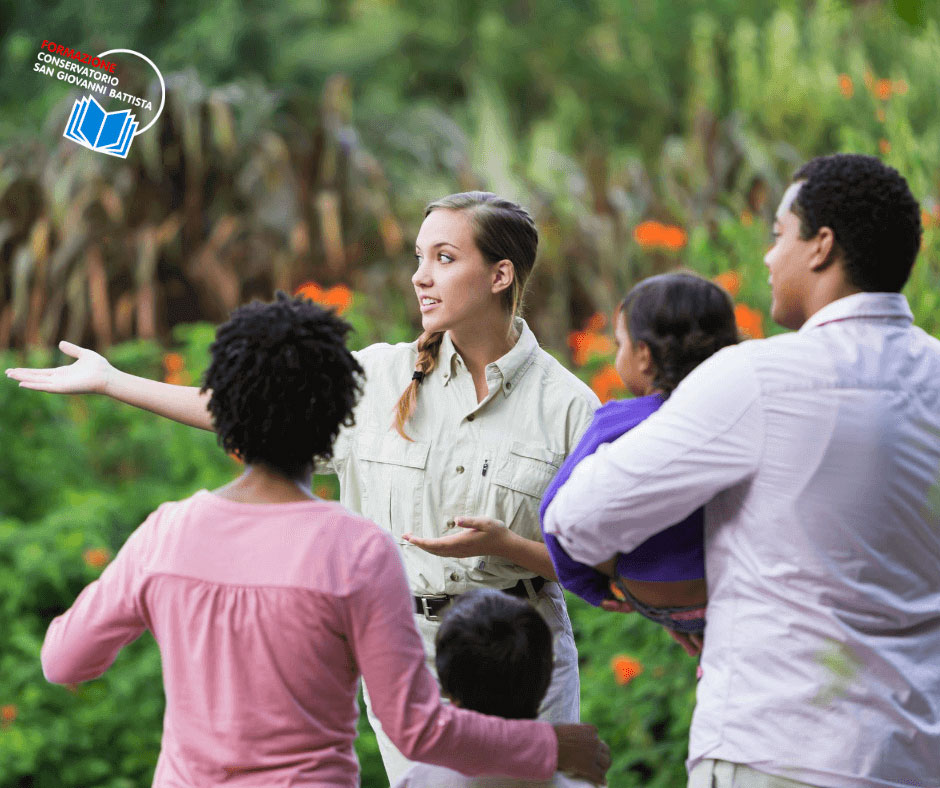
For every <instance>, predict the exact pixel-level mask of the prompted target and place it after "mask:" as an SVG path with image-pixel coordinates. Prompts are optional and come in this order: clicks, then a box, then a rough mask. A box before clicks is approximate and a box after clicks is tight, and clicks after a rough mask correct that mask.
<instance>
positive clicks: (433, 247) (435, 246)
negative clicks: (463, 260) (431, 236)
mask: <svg viewBox="0 0 940 788" xmlns="http://www.w3.org/2000/svg"><path fill="white" fill-rule="evenodd" d="M439 246H452V247H454V249H456V250H457V251H458V252H459V251H460V247H459V246H457V244H452V243H451V242H450V241H438V242H437V243H433V244H431V245H430V246H429V247H428V249H429V250H430V249H437V247H439ZM415 251H416V252H420V251H421V247H420V246H418V244H415Z"/></svg>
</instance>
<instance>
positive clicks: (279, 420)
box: [201, 292, 363, 479]
mask: <svg viewBox="0 0 940 788" xmlns="http://www.w3.org/2000/svg"><path fill="white" fill-rule="evenodd" d="M350 328H351V326H350V325H349V324H348V323H346V322H345V321H344V320H341V319H340V318H338V317H337V316H336V315H335V314H334V313H333V312H332V311H327V310H324V309H323V308H321V307H319V306H317V305H316V304H314V303H313V302H312V301H308V300H304V299H300V298H296V299H295V298H290V297H289V296H288V295H287V294H286V293H283V292H278V293H277V297H276V300H275V301H274V302H272V303H269V304H266V303H262V302H260V301H252V302H251V303H250V304H246V305H245V306H241V307H238V308H237V309H235V310H234V311H233V312H232V315H231V317H230V318H229V320H228V322H227V323H223V324H222V325H221V326H219V328H218V330H217V331H216V338H215V342H213V343H212V345H211V346H210V348H209V351H210V353H211V355H212V361H211V363H210V364H209V368H208V369H207V370H206V374H205V382H204V384H203V387H202V389H201V390H202V391H205V390H206V389H212V396H211V398H210V400H209V412H210V413H211V414H212V420H213V424H214V426H215V431H216V435H217V439H218V442H219V445H220V446H222V448H223V449H225V451H227V452H229V453H230V454H235V455H236V456H237V457H238V458H239V459H240V460H242V462H245V463H247V464H256V463H257V464H261V465H264V466H266V467H268V468H270V469H271V470H274V471H276V472H278V473H281V474H283V475H284V476H286V477H288V478H291V479H294V478H297V477H298V476H299V475H300V474H301V473H303V471H304V470H305V469H306V468H307V467H308V466H309V465H310V464H311V463H312V462H313V461H314V460H315V459H316V458H322V459H329V458H330V457H331V456H332V453H333V441H334V440H335V439H336V436H337V434H338V432H339V429H340V426H341V425H348V426H351V425H352V424H353V423H354V422H353V407H354V406H355V403H356V400H357V398H358V396H359V393H360V390H361V385H362V383H361V377H360V376H361V375H362V372H363V370H362V367H360V366H359V363H358V362H357V361H356V359H355V357H354V356H353V355H352V353H351V352H350V351H349V350H348V349H347V348H346V334H347V333H348V332H349V330H350Z"/></svg>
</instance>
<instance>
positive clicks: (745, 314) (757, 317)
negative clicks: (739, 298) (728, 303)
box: [734, 304, 764, 339]
mask: <svg viewBox="0 0 940 788" xmlns="http://www.w3.org/2000/svg"><path fill="white" fill-rule="evenodd" d="M734 319H735V322H737V324H738V328H740V329H741V330H742V331H743V332H744V333H745V334H747V335H748V336H749V337H750V338H751V339H762V338H763V336H764V316H763V315H762V314H761V313H760V312H758V311H757V310H756V309H751V308H750V307H749V306H745V305H744V304H735V305H734Z"/></svg>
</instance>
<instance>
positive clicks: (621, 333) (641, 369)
mask: <svg viewBox="0 0 940 788" xmlns="http://www.w3.org/2000/svg"><path fill="white" fill-rule="evenodd" d="M614 339H615V340H616V342H617V357H616V358H615V359H614V369H616V370H617V374H618V375H620V379H621V380H622V381H623V382H624V385H625V386H626V387H627V388H628V389H630V392H631V393H632V394H633V396H634V397H644V396H646V395H647V394H648V393H649V391H650V388H651V386H652V384H653V376H652V374H651V369H652V367H651V363H650V357H649V348H647V346H646V343H644V342H638V343H637V345H636V347H634V345H633V342H632V340H631V339H630V334H629V332H628V331H627V319H626V317H625V316H624V313H623V310H622V309H618V310H617V314H616V316H615V318H614Z"/></svg>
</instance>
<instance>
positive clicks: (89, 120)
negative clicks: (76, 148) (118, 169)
mask: <svg viewBox="0 0 940 788" xmlns="http://www.w3.org/2000/svg"><path fill="white" fill-rule="evenodd" d="M138 125H139V124H138V123H137V121H136V120H135V118H134V116H133V114H132V113H131V111H130V110H128V109H122V110H118V111H117V112H105V111H104V109H103V108H102V106H101V105H100V104H99V103H98V102H97V101H95V99H94V96H88V97H87V98H83V99H81V100H80V101H76V102H75V106H74V107H72V114H71V115H69V121H68V123H67V124H66V125H65V132H64V133H63V134H62V136H63V137H67V138H68V139H70V140H72V141H74V142H77V143H78V144H79V145H84V146H85V147H86V148H90V149H91V150H96V151H100V152H101V153H107V154H108V155H109V156H120V157H121V158H122V159H126V158H127V151H128V150H130V147H131V140H133V138H134V132H135V131H136V130H137V126H138Z"/></svg>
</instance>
